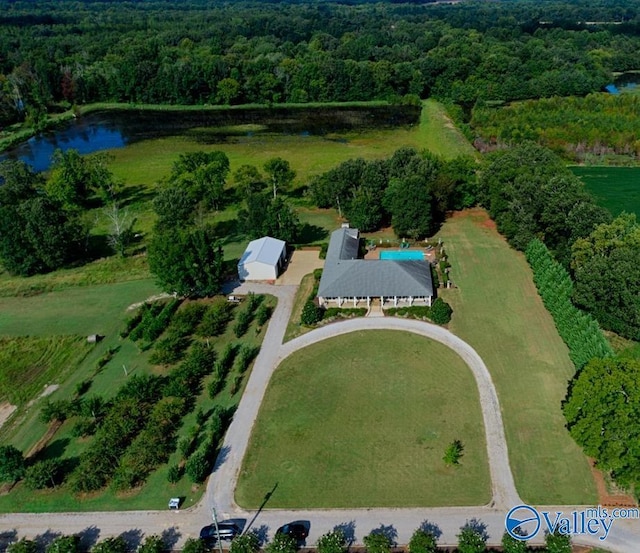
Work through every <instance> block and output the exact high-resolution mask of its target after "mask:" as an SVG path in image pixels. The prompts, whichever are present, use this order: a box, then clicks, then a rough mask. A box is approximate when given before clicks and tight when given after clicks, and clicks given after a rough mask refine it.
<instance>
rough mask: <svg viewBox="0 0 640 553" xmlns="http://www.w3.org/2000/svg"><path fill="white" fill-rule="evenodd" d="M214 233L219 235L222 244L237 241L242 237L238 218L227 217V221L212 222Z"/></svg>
mask: <svg viewBox="0 0 640 553" xmlns="http://www.w3.org/2000/svg"><path fill="white" fill-rule="evenodd" d="M213 229H214V231H215V233H216V234H217V235H218V236H219V237H220V240H221V242H222V244H223V245H224V244H229V243H230V242H239V241H240V240H241V239H242V238H243V237H244V235H243V233H242V232H240V228H239V224H238V219H228V220H227V221H218V222H217V223H214V224H213Z"/></svg>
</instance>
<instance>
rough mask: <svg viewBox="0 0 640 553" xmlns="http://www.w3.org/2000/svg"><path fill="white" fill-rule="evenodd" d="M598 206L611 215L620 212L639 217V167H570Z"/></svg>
mask: <svg viewBox="0 0 640 553" xmlns="http://www.w3.org/2000/svg"><path fill="white" fill-rule="evenodd" d="M571 170H572V171H573V172H574V174H576V175H577V176H579V177H580V178H581V179H582V181H583V182H584V184H585V186H586V188H587V190H588V191H589V192H591V193H592V194H593V195H594V196H595V198H596V200H597V202H598V204H600V205H601V206H603V207H606V208H607V209H608V210H609V211H611V213H613V215H614V216H615V215H619V214H620V213H621V212H622V211H626V212H628V213H635V214H636V215H637V216H638V217H640V167H571Z"/></svg>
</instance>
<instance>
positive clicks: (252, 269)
mask: <svg viewBox="0 0 640 553" xmlns="http://www.w3.org/2000/svg"><path fill="white" fill-rule="evenodd" d="M286 246H287V244H286V242H283V241H282V240H278V239H277V238H271V237H270V236H263V237H262V238H259V239H258V240H252V241H251V242H249V245H248V246H247V249H246V250H245V251H244V253H243V254H242V257H241V258H240V261H239V262H238V276H239V277H240V280H275V279H276V278H278V275H279V274H280V271H281V270H282V267H283V266H284V264H285V262H286V260H287V248H286Z"/></svg>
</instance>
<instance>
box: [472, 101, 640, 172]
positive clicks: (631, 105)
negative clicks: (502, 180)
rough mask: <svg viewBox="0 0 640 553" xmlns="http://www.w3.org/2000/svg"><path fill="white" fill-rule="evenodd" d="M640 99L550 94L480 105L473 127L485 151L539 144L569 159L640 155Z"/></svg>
mask: <svg viewBox="0 0 640 553" xmlns="http://www.w3.org/2000/svg"><path fill="white" fill-rule="evenodd" d="M639 110H640V97H638V96H636V95H633V94H621V95H617V96H615V95H610V94H590V95H588V96H586V97H584V98H579V97H570V98H560V97H555V98H548V99H542V100H529V101H526V102H518V103H513V104H511V105H509V106H504V107H500V108H496V107H493V108H492V107H488V106H486V105H484V106H479V105H477V106H476V107H475V108H474V110H473V118H472V120H471V127H472V129H473V132H474V135H475V145H476V147H477V148H478V149H480V150H481V151H483V150H490V149H495V148H496V147H504V146H510V145H516V144H519V143H521V142H523V141H526V140H531V141H535V142H538V143H540V144H542V145H544V146H546V147H548V148H551V149H552V150H554V151H556V152H557V153H559V154H561V155H563V156H564V157H566V158H569V159H572V160H576V161H583V160H584V159H585V158H586V157H588V156H590V155H591V156H600V155H603V154H618V155H625V156H630V157H633V158H637V157H638V156H639V155H640V141H639V140H638V136H640V121H639V120H638V111H639Z"/></svg>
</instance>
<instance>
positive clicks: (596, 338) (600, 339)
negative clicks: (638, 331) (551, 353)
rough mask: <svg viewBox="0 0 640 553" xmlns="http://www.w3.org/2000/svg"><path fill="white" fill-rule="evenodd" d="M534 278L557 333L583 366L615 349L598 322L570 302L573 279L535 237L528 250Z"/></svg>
mask: <svg viewBox="0 0 640 553" xmlns="http://www.w3.org/2000/svg"><path fill="white" fill-rule="evenodd" d="M526 256H527V261H528V262H529V265H530V266H531V269H532V270H533V281H534V282H535V284H536V287H537V288H538V293H539V294H540V297H541V298H542V301H543V302H544V305H545V307H546V308H547V310H548V311H549V313H551V316H552V317H553V321H554V322H555V325H556V328H557V329H558V334H560V337H561V338H562V339H563V340H564V343H565V344H567V347H568V348H569V357H570V358H571V361H573V364H574V365H575V366H576V368H577V369H580V368H581V367H583V366H584V365H586V364H587V362H589V361H590V360H591V359H593V358H594V357H609V356H611V355H613V350H612V349H611V346H610V345H609V342H608V341H607V339H606V338H605V337H604V334H602V330H600V327H599V326H598V322H597V321H596V320H595V319H594V318H593V317H591V316H590V315H588V314H586V313H584V312H582V311H580V310H579V309H577V308H576V307H575V306H574V305H573V303H572V302H571V296H572V293H573V282H572V281H571V277H570V276H569V273H568V272H567V271H566V269H564V268H563V267H562V265H560V263H558V262H557V261H556V260H555V259H553V257H552V256H551V254H550V253H549V250H548V249H547V248H546V246H545V245H544V244H543V243H542V242H540V240H538V239H535V240H532V241H531V243H530V244H529V246H528V247H527V250H526Z"/></svg>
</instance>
